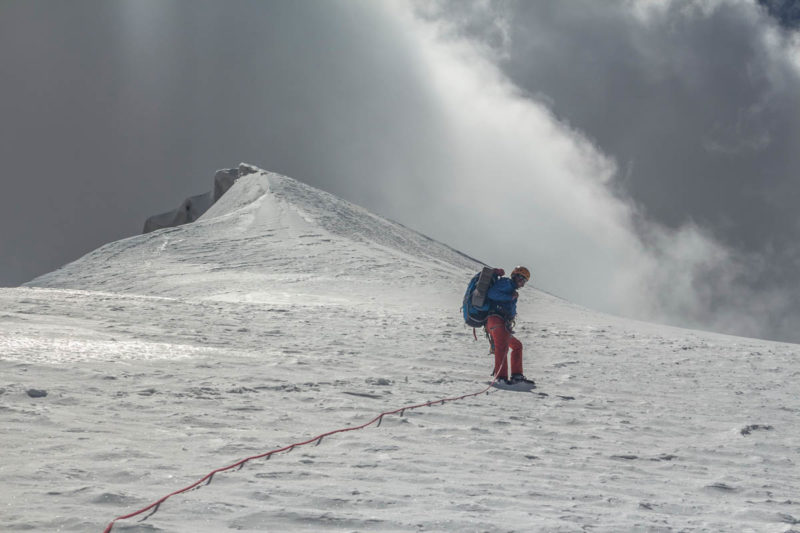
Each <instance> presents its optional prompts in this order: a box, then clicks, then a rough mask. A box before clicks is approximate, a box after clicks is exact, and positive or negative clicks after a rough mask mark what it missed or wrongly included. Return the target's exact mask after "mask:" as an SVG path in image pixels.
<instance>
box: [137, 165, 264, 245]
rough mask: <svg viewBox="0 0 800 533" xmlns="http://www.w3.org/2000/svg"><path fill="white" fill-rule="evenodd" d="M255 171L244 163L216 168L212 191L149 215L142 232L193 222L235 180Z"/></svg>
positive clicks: (255, 169)
mask: <svg viewBox="0 0 800 533" xmlns="http://www.w3.org/2000/svg"><path fill="white" fill-rule="evenodd" d="M257 171H258V169H257V168H255V167H253V166H251V165H248V164H246V163H242V164H240V165H239V167H238V168H229V169H223V170H218V171H217V172H216V174H214V189H213V190H212V191H209V192H207V193H204V194H198V195H196V196H190V197H189V198H187V199H186V200H184V201H183V203H182V204H181V205H180V206H178V207H177V208H176V209H173V210H172V211H167V212H166V213H161V214H160V215H153V216H151V217H149V218H148V219H147V220H146V221H145V223H144V231H142V233H150V232H151V231H155V230H157V229H161V228H172V227H175V226H180V225H182V224H188V223H189V222H194V221H195V220H197V219H198V218H200V216H201V215H202V214H203V213H205V212H206V211H208V208H209V207H211V206H212V205H214V203H215V202H216V201H217V200H219V199H220V198H221V197H222V195H223V194H225V193H226V192H227V190H228V189H230V188H231V187H232V186H233V184H234V183H235V182H236V180H238V179H239V178H240V177H242V176H246V175H248V174H252V173H254V172H257Z"/></svg>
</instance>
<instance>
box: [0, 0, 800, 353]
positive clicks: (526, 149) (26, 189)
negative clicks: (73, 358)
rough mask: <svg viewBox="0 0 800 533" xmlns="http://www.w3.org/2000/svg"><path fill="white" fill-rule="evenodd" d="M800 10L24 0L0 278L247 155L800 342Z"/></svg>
mask: <svg viewBox="0 0 800 533" xmlns="http://www.w3.org/2000/svg"><path fill="white" fill-rule="evenodd" d="M799 11H800V10H799V9H798V8H797V3H796V2H788V1H779V0H764V1H763V2H760V3H759V2H755V1H752V0H697V1H680V0H667V1H655V0H611V1H608V2H602V3H599V2H594V1H590V0H575V1H571V2H550V1H535V2H521V1H489V0H472V1H468V2H462V1H458V2H456V1H433V2H429V1H426V2H413V1H412V2H403V1H396V0H387V1H385V2H373V1H368V0H348V1H343V0H334V1H326V2H317V1H314V2H312V1H296V2H281V1H275V2H266V1H246V0H234V1H229V2H216V1H214V2H212V1H208V0H168V1H161V0H115V1H111V2H109V1H88V0H75V1H72V2H68V3H67V2H57V3H54V2H47V1H39V0H25V1H23V0H0V79H3V80H4V82H3V83H2V84H0V117H2V121H0V169H2V184H3V194H2V195H0V285H8V286H13V285H17V284H19V283H23V282H25V281H28V280H30V279H32V278H34V277H36V276H38V275H40V274H43V273H45V272H48V271H51V270H53V269H55V268H58V267H59V266H61V265H63V264H64V263H66V262H69V261H72V260H74V259H76V258H78V257H80V256H81V255H83V254H85V253H87V252H89V251H91V250H93V249H95V248H97V247H98V246H100V245H102V244H104V243H106V242H109V241H112V240H117V239H120V238H124V237H127V236H131V235H135V234H137V233H139V232H141V229H142V226H143V224H144V221H145V219H146V218H147V217H148V216H150V215H153V214H156V213H160V212H163V211H167V210H169V209H172V208H174V207H177V205H178V204H179V203H180V202H181V201H182V200H183V199H184V198H186V197H187V196H190V195H194V194H198V193H202V192H205V191H208V190H210V189H211V185H212V178H213V174H214V172H215V170H216V169H219V168H229V167H233V166H236V165H237V164H238V163H240V162H249V163H253V164H256V165H258V166H260V167H262V168H265V169H268V170H272V171H275V172H279V173H282V174H286V175H288V176H291V177H293V178H296V179H299V180H301V181H304V182H306V183H308V184H310V185H313V186H316V187H319V188H322V189H324V190H327V191H329V192H331V193H334V194H336V195H338V196H341V197H343V198H345V199H347V200H350V201H352V202H355V203H357V204H359V205H362V206H364V207H366V208H368V209H370V210H372V211H374V212H376V213H378V214H381V215H384V216H386V217H388V218H391V219H393V220H396V221H398V222H401V223H403V224H405V225H407V226H409V227H411V228H413V229H416V230H419V231H421V232H423V233H425V234H428V235H430V236H431V237H433V238H436V239H438V240H441V241H443V242H446V243H448V244H450V245H452V246H454V247H456V248H458V249H460V250H462V251H464V252H465V253H468V254H469V255H472V256H474V257H477V258H479V259H481V260H482V261H485V262H487V263H490V264H493V265H497V266H502V267H505V268H507V269H510V268H512V267H513V266H515V265H516V264H525V265H527V266H529V267H530V269H531V270H532V272H533V275H534V284H535V285H536V286H537V287H540V288H542V289H544V290H547V291H549V292H552V293H554V294H557V295H559V296H561V297H564V298H566V299H569V300H571V301H574V302H577V303H580V304H583V305H587V306H589V307H592V308H595V309H599V310H603V311H609V312H612V313H616V314H622V315H626V316H633V317H636V318H640V319H644V320H654V321H661V322H667V323H671V324H676V325H682V326H688V327H697V328H703V329H713V330H716V331H722V332H728V333H736V334H740V335H748V336H757V337H765V338H772V339H779V340H789V341H795V342H800V333H798V331H800V328H798V324H800V268H798V267H800V239H799V238H798V237H800V220H799V219H798V217H797V215H796V214H795V212H796V209H795V208H794V206H795V204H796V203H797V201H798V199H800V176H799V175H798V169H800V150H797V149H796V148H795V147H796V146H798V145H799V144H800V33H798V32H799V31H800V30H798V26H799V24H798V22H799V21H800V12H799ZM424 282H426V283H435V280H424Z"/></svg>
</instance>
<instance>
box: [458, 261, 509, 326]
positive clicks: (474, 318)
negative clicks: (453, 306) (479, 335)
mask: <svg viewBox="0 0 800 533" xmlns="http://www.w3.org/2000/svg"><path fill="white" fill-rule="evenodd" d="M499 277H500V276H498V274H497V273H496V272H495V269H494V268H492V267H483V270H481V271H480V272H478V273H477V274H475V275H474V276H473V277H472V279H471V280H470V281H469V285H467V292H465V293H464V302H463V304H462V306H461V310H462V311H463V313H464V322H466V324H467V325H468V326H470V327H472V328H479V327H482V326H483V325H484V324H486V319H487V318H489V309H490V308H491V301H490V300H489V298H487V296H486V295H487V294H488V293H489V288H491V286H492V285H494V282H495V281H497V279H498V278H499Z"/></svg>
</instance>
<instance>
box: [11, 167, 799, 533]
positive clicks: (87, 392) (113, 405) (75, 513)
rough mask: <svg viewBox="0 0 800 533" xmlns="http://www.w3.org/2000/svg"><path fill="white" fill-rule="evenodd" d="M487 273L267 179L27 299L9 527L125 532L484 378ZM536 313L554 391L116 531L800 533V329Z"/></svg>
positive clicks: (15, 321) (434, 419) (479, 408)
mask: <svg viewBox="0 0 800 533" xmlns="http://www.w3.org/2000/svg"><path fill="white" fill-rule="evenodd" d="M479 266H480V265H479V264H478V263H477V262H476V261H474V260H472V259H470V258H469V257H466V256H464V255H462V254H460V253H458V252H457V251H455V250H452V249H451V248H448V247H447V246H444V245H442V244H439V243H437V242H434V241H432V240H430V239H428V238H426V237H424V236H422V235H419V234H417V233H415V232H413V231H410V230H409V229H407V228H404V227H403V226H400V225H398V224H395V223H392V222H389V221H386V220H384V219H382V218H380V217H377V216H375V215H373V214H370V213H369V212H367V211H365V210H363V209H361V208H358V207H356V206H353V205H351V204H348V203H346V202H344V201H342V200H339V199H337V198H335V197H333V196H331V195H329V194H326V193H323V192H321V191H318V190H315V189H312V188H310V187H307V186H304V185H302V184H300V183H298V182H296V181H294V180H292V179H289V178H286V177H282V176H278V175H275V174H269V173H265V172H260V173H256V174H252V175H250V176H246V177H244V178H242V179H241V180H239V182H237V184H236V185H235V186H234V187H233V188H232V189H231V190H230V191H229V192H228V193H227V194H226V195H225V196H223V197H222V199H221V200H220V201H219V202H218V203H217V204H215V205H214V206H213V207H212V208H211V209H210V210H209V211H208V212H207V213H206V214H205V215H204V216H203V217H202V218H201V219H200V220H199V221H197V222H195V223H193V224H189V225H186V226H181V227H177V228H169V229H164V230H159V231H156V232H154V233H150V234H147V235H142V236H138V237H133V238H130V239H126V240H122V241H119V242H114V243H111V244H108V245H106V246H104V247H102V248H100V249H98V250H97V251H95V252H93V253H90V254H88V255H87V256H85V257H84V258H82V259H80V260H78V261H76V262H74V263H72V264H70V265H67V266H65V267H64V268H62V269H60V270H58V271H56V272H53V273H51V274H48V275H45V276H42V277H40V278H38V279H36V280H34V281H33V282H31V283H30V284H28V286H26V287H22V288H15V289H0V421H2V429H3V431H2V436H0V449H2V461H0V480H2V485H0V530H2V531H43V532H50V531H76V532H87V531H88V532H91V531H96V532H101V531H103V529H104V528H105V527H106V526H107V525H108V523H109V522H110V521H111V520H112V519H114V518H115V517H117V516H120V515H124V514H127V513H129V512H132V511H135V510H137V509H139V508H141V507H144V506H146V505H148V504H150V503H152V502H153V501H155V500H157V499H159V498H161V497H163V496H165V495H166V494H168V493H171V492H173V491H175V490H177V489H180V488H183V487H185V486H186V485H189V484H191V483H193V482H195V481H196V480H198V479H200V478H201V477H203V476H204V475H206V474H207V473H208V472H209V471H211V470H213V469H216V468H219V467H223V466H227V465H229V464H232V463H234V462H236V461H238V460H240V459H242V458H244V457H248V456H251V455H256V454H259V453H264V452H267V451H269V450H273V449H275V448H279V447H282V446H285V445H288V444H291V443H294V442H297V441H300V440H305V439H307V438H310V437H313V436H314V435H317V434H320V433H323V432H326V431H329V430H332V429H337V428H341V427H347V426H353V425H358V424H361V423H364V422H366V421H368V420H369V419H371V418H372V417H373V416H374V415H376V414H377V413H379V412H382V411H386V410H391V409H395V408H399V407H402V406H404V405H409V404H414V403H420V402H426V401H429V400H435V399H437V398H444V397H448V396H456V395H461V394H465V393H470V392H475V391H479V390H481V389H482V388H484V387H485V386H486V382H487V380H488V378H489V372H490V369H491V368H490V357H489V356H488V355H486V351H487V350H486V348H487V346H486V343H485V341H483V339H481V341H480V342H477V343H476V342H474V341H473V339H472V332H471V330H468V329H466V327H465V326H464V325H463V324H462V321H461V319H460V313H459V306H460V299H461V296H462V291H463V288H464V286H465V284H466V282H467V280H468V279H469V277H470V275H471V274H472V273H473V272H474V271H476V270H477V269H478V268H479ZM498 266H504V267H505V268H507V269H508V268H510V267H513V265H498ZM530 266H531V267H532V269H533V271H534V275H535V270H536V268H535V267H536V265H535V264H531V265H530ZM517 330H518V336H519V337H520V338H521V340H522V341H523V342H524V343H525V348H526V352H525V364H526V366H525V370H526V374H528V375H529V376H530V377H533V378H535V379H536V380H537V382H538V384H539V388H538V389H537V390H536V391H534V392H533V393H516V392H506V391H497V392H493V393H491V394H488V395H481V396H477V397H473V398H469V399H466V400H462V401H460V402H453V403H447V404H445V405H439V406H434V407H425V408H423V409H418V410H414V411H408V412H406V413H405V416H403V417H399V416H390V417H387V418H385V419H384V420H383V423H382V424H381V426H380V427H379V428H376V427H374V426H371V427H369V428H366V429H364V430H361V431H354V432H349V433H344V434H339V435H335V436H332V437H330V438H327V439H326V440H324V441H323V442H322V443H321V444H320V445H319V446H313V445H312V446H306V447H302V448H298V449H296V450H294V451H292V452H291V453H282V454H279V455H276V456H274V457H273V458H272V459H271V460H269V461H264V460H261V461H253V462H250V463H247V465H245V466H244V468H242V469H241V470H239V471H232V472H225V473H221V474H219V475H217V476H215V477H214V480H213V482H212V483H211V484H210V485H208V486H204V487H202V488H201V489H199V490H196V491H192V492H188V493H186V494H180V495H177V496H175V497H172V498H171V499H169V500H168V501H166V502H165V503H164V504H163V505H162V506H161V508H160V509H159V511H158V512H157V513H156V514H155V515H153V516H152V517H150V518H149V519H148V520H147V521H145V522H138V521H137V519H138V518H136V519H130V520H121V521H119V522H117V523H116V525H115V526H114V528H113V531H115V532H116V531H120V532H122V531H128V532H133V531H136V532H140V531H141V532H156V531H164V532H187V533H188V532H209V533H210V532H220V531H251V532H256V531H258V532H263V531H277V532H281V531H308V532H312V531H313V532H317V531H342V532H345V531H363V532H368V531H458V532H461V531H467V532H470V531H475V532H478V531H489V532H505V531H605V532H617V531H737V532H738V531H759V532H761V531H764V532H773V531H774V532H777V531H790V530H792V529H793V528H794V530H795V531H800V490H799V489H800V469H798V466H797V463H798V453H799V452H800V430H799V429H798V414H800V384H799V382H800V380H799V379H798V378H799V377H800V359H799V358H798V354H800V350H799V349H798V348H799V347H798V346H797V345H792V344H780V343H774V342H766V341H760V340H753V339H745V338H736V337H728V336H721V335H714V334H710V333H702V332H697V331H688V330H681V329H675V328H668V327H663V326H657V325H652V324H644V323H639V322H634V321H629V320H623V319H619V318H615V317H611V316H608V315H603V314H599V313H595V312H592V311H588V310H586V309H583V308H581V307H578V306H575V305H572V304H570V303H568V302H564V301H563V300H559V299H557V298H555V297H552V296H549V295H547V294H545V293H542V292H539V291H537V290H535V289H533V288H529V287H528V288H525V289H523V290H522V292H521V301H520V320H519V323H518V328H517ZM44 393H46V395H43V394H44Z"/></svg>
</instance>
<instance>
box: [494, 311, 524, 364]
mask: <svg viewBox="0 0 800 533" xmlns="http://www.w3.org/2000/svg"><path fill="white" fill-rule="evenodd" d="M486 329H487V330H488V331H489V335H491V336H492V342H493V343H494V375H495V376H497V377H501V378H509V377H511V374H522V373H523V372H522V343H521V342H520V341H519V339H517V338H516V337H515V336H514V335H512V334H511V332H510V331H509V330H508V328H507V327H506V322H505V320H503V319H502V318H500V317H499V316H494V315H492V316H490V317H489V320H487V321H486ZM509 347H510V348H511V357H510V359H511V373H509V372H508V366H507V365H506V355H507V354H508V348H509Z"/></svg>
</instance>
